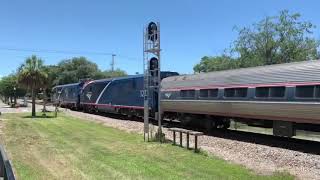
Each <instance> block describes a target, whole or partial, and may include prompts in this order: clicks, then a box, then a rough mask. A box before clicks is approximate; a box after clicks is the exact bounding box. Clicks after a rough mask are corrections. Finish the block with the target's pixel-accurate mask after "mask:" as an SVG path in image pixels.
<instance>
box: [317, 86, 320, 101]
mask: <svg viewBox="0 0 320 180" xmlns="http://www.w3.org/2000/svg"><path fill="white" fill-rule="evenodd" d="M316 98H320V86H316Z"/></svg>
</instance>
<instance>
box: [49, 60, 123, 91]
mask: <svg viewBox="0 0 320 180" xmlns="http://www.w3.org/2000/svg"><path fill="white" fill-rule="evenodd" d="M51 68H53V67H51ZM52 75H53V76H54V80H53V84H54V85H57V84H68V83H75V82H79V80H80V79H87V78H89V79H103V78H110V77H118V76H126V75H127V74H126V72H125V71H122V70H120V69H117V70H115V71H113V72H112V71H109V70H108V71H101V70H100V69H99V68H98V66H97V64H95V63H93V62H91V61H90V60H88V59H87V58H85V57H75V58H72V59H68V60H63V61H61V62H60V63H59V64H58V65H57V66H56V67H54V69H53V70H52ZM49 76H51V75H50V74H49Z"/></svg>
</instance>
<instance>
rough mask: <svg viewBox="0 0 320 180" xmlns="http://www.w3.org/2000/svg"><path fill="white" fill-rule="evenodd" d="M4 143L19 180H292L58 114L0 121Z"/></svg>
mask: <svg viewBox="0 0 320 180" xmlns="http://www.w3.org/2000/svg"><path fill="white" fill-rule="evenodd" d="M2 119H3V120H2V123H3V125H4V126H3V128H2V131H3V133H4V134H3V136H2V141H4V144H5V146H6V150H7V152H8V154H9V156H10V157H11V160H12V162H13V166H14V168H15V171H16V174H17V176H18V178H19V179H292V177H291V176H288V175H286V174H279V173H277V174H275V175H272V176H260V175H256V174H254V173H253V172H252V171H250V170H247V169H245V168H243V167H241V166H238V165H233V164H231V163H228V162H225V161H223V160H220V159H218V158H213V157H209V156H206V155H203V154H194V153H193V152H192V151H188V150H185V149H182V148H179V147H174V146H172V145H170V144H161V145H160V144H158V143H146V142H143V138H142V137H141V136H140V135H137V134H130V133H126V132H123V131H120V130H117V129H113V128H108V127H105V126H103V125H100V124H97V123H93V122H87V121H83V120H79V119H76V118H73V117H69V116H66V115H63V114H61V115H60V116H59V117H58V118H35V119H32V118H29V117H27V115H26V114H5V115H3V116H2Z"/></svg>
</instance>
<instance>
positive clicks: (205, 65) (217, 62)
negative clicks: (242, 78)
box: [193, 55, 239, 73]
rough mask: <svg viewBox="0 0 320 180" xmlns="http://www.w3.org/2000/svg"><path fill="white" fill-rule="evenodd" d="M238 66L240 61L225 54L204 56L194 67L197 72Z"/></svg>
mask: <svg viewBox="0 0 320 180" xmlns="http://www.w3.org/2000/svg"><path fill="white" fill-rule="evenodd" d="M236 68H239V64H238V62H237V61H236V60H235V59H234V58H232V57H230V56H225V55H224V56H215V57H208V56H204V57H203V58H202V59H201V61H200V63H199V64H197V65H195V66H194V68H193V69H194V71H195V72H198V73H200V72H211V71H221V70H226V69H236Z"/></svg>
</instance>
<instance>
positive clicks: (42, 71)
mask: <svg viewBox="0 0 320 180" xmlns="http://www.w3.org/2000/svg"><path fill="white" fill-rule="evenodd" d="M126 75H127V73H126V72H125V71H123V70H120V69H116V70H114V71H110V70H106V71H101V70H100V69H99V68H98V66H97V64H96V63H93V62H92V61H90V60H88V59H87V58H85V57H74V58H71V59H66V60H62V61H60V62H59V63H58V64H57V65H45V64H44V61H43V60H42V59H41V58H38V57H37V56H35V55H32V56H31V57H28V58H27V59H26V60H25V62H24V63H23V64H22V65H21V66H20V67H19V68H18V69H17V71H16V72H15V73H12V74H10V75H8V76H5V77H2V78H1V80H0V95H1V97H2V100H3V101H4V102H6V103H10V102H11V103H14V104H15V103H16V102H15V101H16V99H15V97H22V96H25V95H26V94H28V95H30V96H31V97H32V116H35V98H36V96H37V95H38V93H39V92H41V93H42V95H43V96H44V97H48V96H50V93H51V89H52V87H54V86H56V85H61V84H69V83H76V82H79V80H81V79H103V78H111V77H119V76H126ZM13 101H14V102H13Z"/></svg>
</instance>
